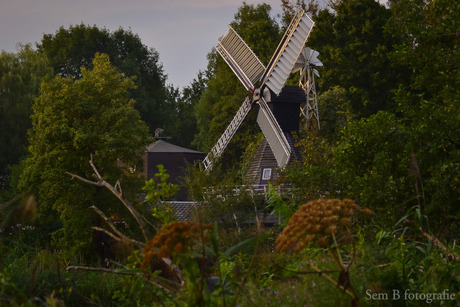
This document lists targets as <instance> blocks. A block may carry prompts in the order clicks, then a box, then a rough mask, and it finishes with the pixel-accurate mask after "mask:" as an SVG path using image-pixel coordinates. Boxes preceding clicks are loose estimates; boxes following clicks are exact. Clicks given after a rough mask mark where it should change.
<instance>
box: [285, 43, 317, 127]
mask: <svg viewBox="0 0 460 307" xmlns="http://www.w3.org/2000/svg"><path fill="white" fill-rule="evenodd" d="M318 55H319V52H318V51H315V50H313V49H311V48H309V47H305V48H304V49H303V50H302V52H301V53H300V55H299V57H298V58H297V61H296V63H295V64H294V68H293V70H292V72H297V71H300V78H299V86H300V87H301V88H302V89H303V90H304V91H305V95H306V96H307V97H306V98H307V99H306V102H305V104H304V105H303V106H301V108H300V111H301V115H303V116H304V118H305V128H306V129H308V128H311V122H312V118H313V117H315V118H316V122H317V125H318V130H320V125H319V114H318V101H317V99H316V85H315V75H316V76H318V77H319V72H318V70H317V69H316V67H319V66H323V63H321V61H320V60H319V59H318Z"/></svg>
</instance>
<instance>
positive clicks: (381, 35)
mask: <svg viewBox="0 0 460 307" xmlns="http://www.w3.org/2000/svg"><path fill="white" fill-rule="evenodd" d="M389 17H390V12H389V10H388V9H386V8H385V7H384V6H382V5H380V4H379V3H378V2H377V1H374V0H343V1H341V2H340V3H339V4H338V5H337V7H336V11H335V12H331V11H329V10H328V9H324V10H322V11H320V12H319V13H318V15H317V16H316V17H315V18H314V21H315V23H316V25H315V28H314V30H313V31H312V33H311V36H310V39H309V45H310V46H311V47H312V48H313V49H315V50H317V51H319V52H320V59H321V61H322V62H323V64H324V67H322V68H321V78H319V79H318V83H319V88H320V89H321V90H322V91H326V90H329V89H331V88H332V87H334V86H340V87H342V88H344V89H346V90H347V96H348V98H349V99H350V101H351V107H352V110H353V113H355V114H356V115H357V116H358V117H365V116H369V115H371V114H375V113H376V112H378V111H379V110H388V109H391V108H393V106H392V104H391V99H392V97H393V94H392V93H391V89H393V88H394V87H395V86H396V84H398V83H397V82H398V81H399V80H398V78H397V74H396V73H395V72H394V69H393V68H392V65H391V62H390V60H389V58H388V53H389V52H390V51H391V50H392V43H393V42H392V40H391V37H390V36H388V35H386V34H385V31H384V26H385V24H386V22H387V20H388V19H389Z"/></svg>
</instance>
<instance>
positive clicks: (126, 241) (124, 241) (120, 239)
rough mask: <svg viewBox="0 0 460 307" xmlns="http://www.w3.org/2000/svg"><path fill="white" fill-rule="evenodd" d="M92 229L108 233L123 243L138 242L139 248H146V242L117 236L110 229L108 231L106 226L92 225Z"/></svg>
mask: <svg viewBox="0 0 460 307" xmlns="http://www.w3.org/2000/svg"><path fill="white" fill-rule="evenodd" d="M91 229H93V230H96V231H100V232H103V233H105V234H106V235H108V236H110V237H111V238H113V239H115V240H116V241H121V242H123V243H132V244H136V245H137V246H139V248H144V247H145V244H144V243H142V242H139V241H137V240H134V239H131V238H129V237H127V236H123V237H122V238H120V237H117V236H116V235H114V234H113V233H111V232H110V231H108V230H107V229H104V228H101V227H95V226H94V227H91Z"/></svg>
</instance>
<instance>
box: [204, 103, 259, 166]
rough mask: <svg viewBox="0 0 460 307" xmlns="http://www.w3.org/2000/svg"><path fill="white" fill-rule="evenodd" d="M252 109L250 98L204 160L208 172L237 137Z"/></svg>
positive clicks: (242, 105)
mask: <svg viewBox="0 0 460 307" xmlns="http://www.w3.org/2000/svg"><path fill="white" fill-rule="evenodd" d="M251 108H252V101H251V99H250V98H249V97H246V99H245V100H244V101H243V103H242V104H241V106H240V108H239V109H238V112H236V114H235V116H234V117H233V119H232V121H231V122H230V124H229V125H228V126H227V128H226V129H225V131H224V133H222V135H221V136H220V138H219V140H217V143H216V144H215V145H214V147H213V148H212V149H211V151H210V152H209V153H208V154H207V156H206V157H205V158H204V160H203V164H204V168H205V169H206V170H210V169H212V165H213V160H214V159H216V158H218V157H220V156H221V155H222V153H223V152H224V150H225V148H226V147H227V145H228V143H230V140H231V139H232V137H233V136H234V135H235V132H236V130H238V128H239V127H240V126H241V123H242V122H243V121H244V119H245V118H246V116H247V115H248V113H249V111H250V110H251Z"/></svg>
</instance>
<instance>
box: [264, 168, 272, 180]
mask: <svg viewBox="0 0 460 307" xmlns="http://www.w3.org/2000/svg"><path fill="white" fill-rule="evenodd" d="M271 177H272V169H271V168H264V169H263V171H262V180H270V179H271Z"/></svg>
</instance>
